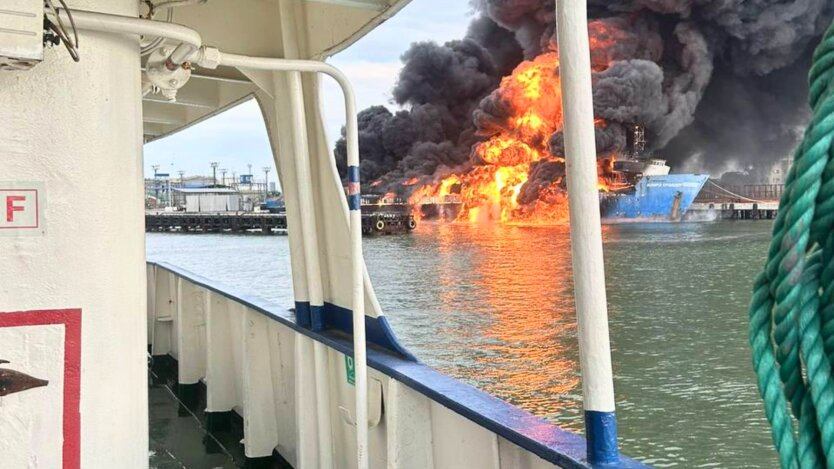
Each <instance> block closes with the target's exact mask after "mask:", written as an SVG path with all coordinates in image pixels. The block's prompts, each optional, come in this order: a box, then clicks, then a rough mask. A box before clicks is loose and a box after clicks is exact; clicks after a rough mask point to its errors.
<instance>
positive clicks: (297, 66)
mask: <svg viewBox="0 0 834 469" xmlns="http://www.w3.org/2000/svg"><path fill="white" fill-rule="evenodd" d="M71 12H72V14H73V18H74V19H75V22H76V26H77V27H78V28H79V29H84V30H89V31H98V32H107V33H114V34H138V35H146V36H156V37H164V38H166V39H173V40H178V41H181V42H182V44H180V46H179V47H177V49H176V50H175V52H174V53H173V54H172V56H171V60H172V61H174V62H175V63H178V61H175V60H173V59H174V55H175V54H180V53H181V52H183V51H189V55H190V56H191V57H192V58H195V60H196V61H197V63H198V64H199V63H200V61H201V60H203V59H204V58H205V54H204V53H202V54H194V52H196V51H197V50H198V49H199V48H201V47H202V37H201V36H200V34H199V33H198V32H196V31H194V30H192V29H190V28H187V27H185V26H182V25H178V24H174V23H163V22H158V21H152V20H145V19H139V18H132V17H127V16H117V15H108V14H104V13H94V12H85V11H81V10H71ZM202 52H205V48H203V51H202ZM213 52H216V53H217V54H215V55H216V56H217V57H214V58H213V60H212V63H211V64H208V63H206V64H203V65H205V66H216V65H217V64H219V65H225V66H228V67H236V68H246V69H258V70H269V71H285V72H307V73H324V74H326V75H329V76H331V77H332V78H333V79H335V80H336V82H337V83H338V84H339V86H340V87H341V89H342V92H343V94H344V99H345V115H346V116H345V117H346V125H345V127H346V135H345V137H346V140H347V164H348V180H349V184H348V201H349V207H350V215H349V222H350V245H351V273H352V295H351V296H352V309H353V351H354V363H355V368H356V371H355V389H356V449H357V455H356V457H357V464H358V466H357V467H358V469H366V468H367V467H368V364H367V350H366V345H365V284H364V272H363V266H364V260H363V256H362V215H361V212H360V201H359V132H358V123H357V117H356V97H355V94H354V92H353V87H352V85H351V84H350V81H349V80H348V78H347V76H346V75H345V74H344V73H342V71H341V70H339V69H337V68H336V67H333V66H332V65H329V64H326V63H324V62H319V61H314V60H289V59H276V58H266V57H248V56H244V55H237V54H226V53H222V52H219V51H216V50H213ZM177 57H178V58H180V56H179V55H177ZM182 60H186V59H182Z"/></svg>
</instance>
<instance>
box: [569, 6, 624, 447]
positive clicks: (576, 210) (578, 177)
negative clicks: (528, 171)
mask: <svg viewBox="0 0 834 469" xmlns="http://www.w3.org/2000/svg"><path fill="white" fill-rule="evenodd" d="M556 30H557V35H558V43H559V60H560V65H559V71H560V74H561V80H562V108H563V109H562V111H563V114H562V115H563V120H564V135H565V161H566V176H567V185H568V201H569V211H570V238H571V257H572V262H573V278H574V295H575V297H576V318H577V322H578V329H579V361H580V371H581V373H582V397H583V405H584V409H585V436H586V438H587V455H588V460H589V462H591V463H592V464H610V463H616V462H617V461H618V460H619V454H618V450H617V420H616V417H615V414H614V383H613V373H612V370H611V348H610V343H609V337H608V307H607V300H606V295H605V267H604V265H603V256H602V229H601V226H600V211H599V191H598V189H597V154H596V144H595V140H594V106H593V95H592V88H591V53H590V46H589V39H588V14H587V5H586V2H585V1H574V0H558V1H557V4H556Z"/></svg>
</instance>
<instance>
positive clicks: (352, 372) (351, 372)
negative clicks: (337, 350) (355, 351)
mask: <svg viewBox="0 0 834 469" xmlns="http://www.w3.org/2000/svg"><path fill="white" fill-rule="evenodd" d="M345 378H347V382H348V384H355V383H356V366H355V365H354V364H353V357H351V356H348V355H345Z"/></svg>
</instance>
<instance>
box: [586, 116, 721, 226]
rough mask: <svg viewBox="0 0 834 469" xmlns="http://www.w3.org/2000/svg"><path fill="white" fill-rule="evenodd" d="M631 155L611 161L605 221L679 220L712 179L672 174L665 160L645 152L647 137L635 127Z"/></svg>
mask: <svg viewBox="0 0 834 469" xmlns="http://www.w3.org/2000/svg"><path fill="white" fill-rule="evenodd" d="M631 135H632V136H631V145H630V147H631V154H630V157H629V158H627V159H623V160H614V161H612V165H611V171H610V173H608V174H606V175H605V176H603V177H604V178H605V179H607V180H608V181H609V182H608V184H607V185H606V189H607V190H605V191H601V192H600V215H601V216H602V221H603V222H604V223H605V222H608V223H612V222H618V221H628V220H634V221H637V220H639V221H678V220H680V219H681V218H682V217H683V216H684V215H685V214H686V211H687V210H689V207H690V205H692V202H693V201H694V200H695V197H696V196H697V195H698V193H699V192H701V188H703V187H704V184H705V183H706V182H707V180H708V179H709V175H706V174H669V170H670V169H671V168H670V167H669V166H668V165H667V164H666V161H665V160H661V159H658V158H653V157H651V156H650V155H648V156H647V155H645V148H646V138H645V131H644V129H643V127H641V126H637V125H635V126H633V128H632V133H631Z"/></svg>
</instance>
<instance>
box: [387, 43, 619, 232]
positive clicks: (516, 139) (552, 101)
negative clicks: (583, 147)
mask: <svg viewBox="0 0 834 469" xmlns="http://www.w3.org/2000/svg"><path fill="white" fill-rule="evenodd" d="M497 92H498V93H500V96H501V99H502V100H504V101H507V102H509V104H511V108H512V116H511V117H510V118H508V119H507V120H506V122H504V123H503V125H502V126H501V128H500V129H498V130H497V132H496V133H495V134H494V135H492V136H491V137H490V138H489V139H488V140H487V141H485V142H482V143H479V144H478V145H477V146H475V148H474V149H473V156H474V157H475V160H476V161H479V162H482V163H483V164H480V165H476V166H474V167H473V168H472V169H471V170H470V171H469V172H467V173H465V174H461V175H452V176H449V177H447V178H444V179H442V180H441V181H440V182H438V183H435V184H429V185H425V186H422V187H419V188H417V190H415V191H414V192H413V193H412V195H411V197H410V198H409V203H411V204H412V205H414V206H415V207H417V209H416V210H415V215H417V212H419V211H420V210H419V206H420V205H422V204H424V203H444V202H445V200H444V199H445V198H446V197H447V196H448V195H449V194H450V190H451V189H452V188H453V187H458V188H459V189H457V190H459V192H460V202H461V203H462V210H461V212H460V214H459V216H458V220H460V221H467V220H468V221H469V222H471V223H484V222H498V223H514V224H562V223H566V222H567V220H568V209H567V195H566V194H565V191H564V189H563V186H562V182H563V181H561V179H560V180H558V181H554V182H553V183H552V184H551V185H550V186H548V187H545V188H543V189H541V190H539V193H538V197H537V198H536V200H535V201H533V202H532V203H530V204H520V203H519V202H518V197H519V194H520V192H521V189H522V186H523V185H524V183H525V182H527V178H528V174H529V173H530V168H531V165H532V164H533V163H535V162H538V161H553V162H564V158H563V156H562V155H552V154H550V148H549V140H550V136H551V135H552V134H553V133H555V132H557V131H558V130H560V129H561V125H562V90H561V80H560V77H559V56H558V54H557V53H556V52H548V53H545V54H542V55H539V56H538V57H536V58H535V59H533V60H528V61H525V62H522V63H521V64H520V65H519V66H518V67H516V69H515V70H514V71H513V73H512V74H511V75H509V76H507V77H504V78H503V79H502V80H501V84H500V87H499V90H498V91H497ZM595 125H597V126H604V125H605V121H604V120H602V119H597V120H596V121H595ZM612 164H613V163H612ZM599 173H600V174H601V175H602V174H604V173H605V171H604V169H603V168H600V170H599ZM416 182H417V178H412V179H409V180H408V181H405V182H404V183H403V185H406V186H407V185H412V184H415V183H416ZM598 186H599V188H600V190H605V191H607V190H608V185H607V184H606V182H605V180H604V179H603V178H600V182H599V184H598Z"/></svg>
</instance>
